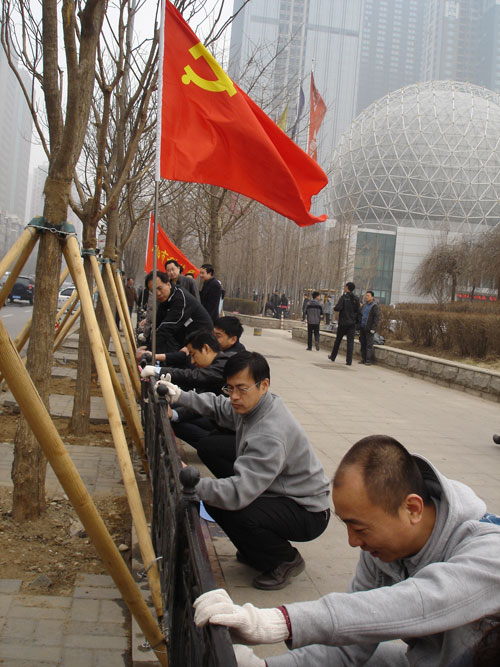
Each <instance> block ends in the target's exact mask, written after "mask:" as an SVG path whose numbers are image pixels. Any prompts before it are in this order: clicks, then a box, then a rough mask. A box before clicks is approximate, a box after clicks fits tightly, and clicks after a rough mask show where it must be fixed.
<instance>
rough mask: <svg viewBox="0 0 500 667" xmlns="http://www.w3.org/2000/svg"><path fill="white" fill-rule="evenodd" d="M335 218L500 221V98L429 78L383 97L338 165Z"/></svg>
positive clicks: (424, 223) (345, 142)
mask: <svg viewBox="0 0 500 667" xmlns="http://www.w3.org/2000/svg"><path fill="white" fill-rule="evenodd" d="M331 174H332V177H331V181H330V188H329V199H330V207H331V214H332V216H333V217H335V218H337V219H342V220H345V221H348V222H351V223H354V224H357V225H361V226H362V227H367V228H377V229H394V228H395V227H396V228H397V227H417V228H420V229H435V230H437V229H439V230H449V231H453V232H474V231H477V230H478V228H479V229H485V228H487V227H493V226H496V225H497V224H498V223H499V221H500V95H498V94H497V93H494V92H493V91H491V90H487V89H486V88H482V87H479V86H475V85H471V84H469V83H461V82H455V81H430V82H427V83H419V84H414V85H411V86H406V87H405V88H401V89H400V90H397V91H395V92H392V93H389V94H388V95H386V96H385V97H383V98H381V99H380V100H377V101H376V102H374V103H373V104H371V105H370V106H369V107H368V108H367V109H365V110H364V111H363V112H362V113H361V114H360V115H359V116H358V117H357V118H356V119H355V120H354V121H353V122H352V124H351V126H350V128H349V130H347V131H346V132H345V133H344V134H343V135H342V138H341V140H340V143H339V145H338V147H337V148H336V150H335V152H334V155H333V158H332V165H331Z"/></svg>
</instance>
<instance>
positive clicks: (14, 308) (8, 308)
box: [0, 301, 33, 338]
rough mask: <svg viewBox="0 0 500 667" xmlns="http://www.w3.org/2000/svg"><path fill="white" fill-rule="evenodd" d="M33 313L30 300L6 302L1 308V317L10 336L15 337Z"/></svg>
mask: <svg viewBox="0 0 500 667" xmlns="http://www.w3.org/2000/svg"><path fill="white" fill-rule="evenodd" d="M32 314H33V306H30V305H29V303H28V302H24V301H23V302H22V303H8V302H7V303H6V304H5V306H4V307H3V308H2V309H1V310H0V318H1V319H2V321H3V323H4V324H5V326H6V327H7V331H8V332H9V336H10V337H11V338H15V337H16V335H17V334H18V333H19V332H20V331H21V329H22V328H23V326H24V325H25V324H26V322H27V321H28V320H29V319H30V318H31V316H32Z"/></svg>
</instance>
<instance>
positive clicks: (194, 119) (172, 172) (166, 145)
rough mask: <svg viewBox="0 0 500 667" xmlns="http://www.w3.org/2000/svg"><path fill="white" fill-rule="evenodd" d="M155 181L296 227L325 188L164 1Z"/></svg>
mask: <svg viewBox="0 0 500 667" xmlns="http://www.w3.org/2000/svg"><path fill="white" fill-rule="evenodd" d="M161 67H162V69H161V73H162V76H161V132H159V136H160V142H161V143H160V176H161V177H162V178H169V179H174V180H178V181H189V182H193V183H209V184H210V185H218V186H220V187H223V188H227V189H228V190H233V191H234V192H239V193H241V194H242V195H245V196H247V197H250V198H251V199H255V200H257V201H259V202H261V203H262V204H264V205H265V206H267V207H269V208H271V209H273V210H274V211H276V212H277V213H280V214H281V215H283V216H284V217H286V218H289V219H290V220H293V221H294V222H296V223H297V225H299V226H301V227H302V226H306V225H312V224H314V223H315V222H322V221H323V220H326V218H327V216H326V215H321V216H318V217H316V216H314V215H312V214H311V213H310V208H311V199H312V197H313V195H315V194H317V193H318V192H319V191H320V190H321V189H322V188H323V187H324V186H325V185H326V184H327V182H328V178H327V176H326V174H325V173H324V172H323V170H322V169H321V167H319V165H318V164H317V163H316V162H315V161H314V160H312V159H311V158H310V157H309V156H308V155H307V153H305V152H304V151H303V150H302V149H301V148H299V147H298V146H297V144H295V143H294V142H293V141H292V140H291V139H290V138H289V137H288V136H287V135H286V134H285V132H283V130H281V129H280V128H279V127H278V126H277V125H276V124H275V123H274V122H273V121H272V120H271V119H270V118H269V117H268V116H267V115H266V114H265V113H264V112H263V111H262V109H260V108H259V107H258V106H257V105H256V104H255V103H254V102H253V101H252V100H251V99H250V97H248V95H246V94H245V93H244V92H243V91H242V90H241V89H240V88H239V87H238V86H237V85H236V84H235V83H233V81H232V80H231V79H230V78H229V77H228V75H227V74H226V73H225V72H224V70H223V69H222V68H221V67H220V65H219V64H218V63H217V61H216V60H215V58H214V57H213V56H212V55H211V54H210V53H209V52H208V51H207V49H205V47H204V46H203V45H202V44H201V42H200V40H199V39H198V37H197V36H196V35H195V34H194V32H193V31H192V30H191V28H190V27H189V26H188V24H187V23H186V22H185V21H184V19H183V18H182V16H181V14H180V13H179V12H178V11H177V9H175V7H174V6H173V5H172V4H171V2H169V0H165V16H164V27H163V58H162V64H161Z"/></svg>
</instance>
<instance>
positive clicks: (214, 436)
mask: <svg viewBox="0 0 500 667" xmlns="http://www.w3.org/2000/svg"><path fill="white" fill-rule="evenodd" d="M171 424H172V427H173V430H174V433H175V435H176V436H177V437H178V438H181V440H184V442H187V443H188V444H189V445H191V447H194V448H195V449H196V451H197V453H198V458H199V459H200V460H201V461H202V462H203V463H204V464H205V465H206V466H207V468H208V469H209V470H210V472H211V473H213V474H214V475H215V476H216V477H231V475H233V473H234V470H233V465H234V461H235V459H236V434H235V433H234V432H231V431H229V430H227V429H222V430H219V429H217V428H214V424H213V422H211V421H210V419H207V418H206V417H199V418H198V419H193V420H191V421H189V422H171Z"/></svg>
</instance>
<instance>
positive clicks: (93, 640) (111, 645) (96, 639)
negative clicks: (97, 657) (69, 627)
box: [63, 634, 128, 652]
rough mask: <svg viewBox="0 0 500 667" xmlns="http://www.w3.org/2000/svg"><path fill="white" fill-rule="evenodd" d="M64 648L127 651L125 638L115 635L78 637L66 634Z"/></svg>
mask: <svg viewBox="0 0 500 667" xmlns="http://www.w3.org/2000/svg"><path fill="white" fill-rule="evenodd" d="M63 642H64V646H67V647H73V648H91V649H93V650H94V651H96V652H97V651H101V650H108V651H109V650H127V647H128V639H127V637H119V636H116V635H106V636H102V635H99V636H97V635H90V636H89V635H80V634H75V635H71V634H68V635H66V636H65V637H64V640H63Z"/></svg>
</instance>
